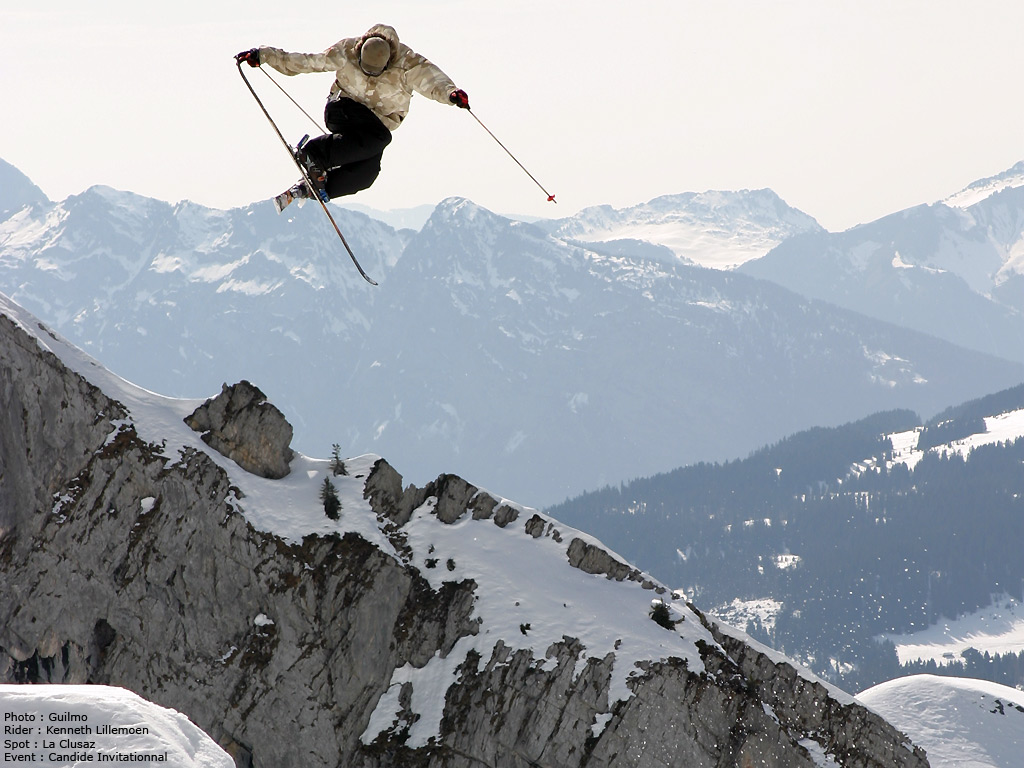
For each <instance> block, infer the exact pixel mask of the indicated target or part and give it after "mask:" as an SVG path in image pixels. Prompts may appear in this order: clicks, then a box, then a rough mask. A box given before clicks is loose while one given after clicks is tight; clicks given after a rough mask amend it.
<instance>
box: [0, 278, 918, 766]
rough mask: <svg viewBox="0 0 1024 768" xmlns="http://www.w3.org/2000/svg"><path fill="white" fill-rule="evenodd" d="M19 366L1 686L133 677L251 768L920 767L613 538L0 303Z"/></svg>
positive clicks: (864, 717)
mask: <svg viewBox="0 0 1024 768" xmlns="http://www.w3.org/2000/svg"><path fill="white" fill-rule="evenodd" d="M0 361H3V362H2V364H3V376H0V387H2V389H3V396H4V402H5V404H6V405H7V407H6V408H4V409H3V410H0V436H2V438H3V439H2V440H0V467H2V468H3V473H2V475H0V478H2V482H0V551H2V552H3V557H2V558H0V574H2V578H3V583H4V589H3V590H0V680H3V681H4V682H10V681H12V680H17V681H21V682H25V683H55V682H60V683H104V684H110V685H117V686H123V687H127V688H129V689H131V690H133V691H135V692H136V693H139V694H140V695H144V696H146V698H148V699H150V700H152V701H154V702H157V703H159V704H160V705H161V706H169V707H174V708H175V709H178V710H179V711H181V712H184V713H186V714H187V715H188V716H189V717H190V718H191V719H192V720H193V722H195V723H196V724H197V725H199V726H200V727H202V728H203V729H204V730H205V731H206V732H207V733H209V734H210V735H211V736H212V737H213V738H214V739H216V741H217V742H218V743H219V744H220V745H221V746H222V747H223V748H224V749H225V750H227V751H228V752H229V753H230V754H231V755H233V756H234V758H235V762H236V764H237V765H238V766H253V768H265V767H267V766H282V767H283V768H290V767H291V766H303V768H321V767H326V766H335V765H359V766H364V768H389V767H390V766H396V765H419V766H423V767H424V768H441V766H448V767H451V768H472V766H478V765H491V766H495V768H519V766H522V765H551V766H564V768H611V766H620V765H628V766H633V767H634V768H655V767H656V766H664V765H716V766H722V767H723V768H741V767H742V766H747V765H752V764H755V763H756V762H757V761H762V760H763V761H766V762H767V763H768V764H773V765H786V766H792V767H793V768H815V766H818V765H821V761H822V760H825V759H828V760H830V761H831V763H832V764H834V765H836V766H847V765H848V766H851V768H853V767H854V766H856V767H857V768H925V766H926V762H925V760H924V757H923V754H922V753H921V751H920V750H919V749H917V748H916V747H914V746H913V745H912V744H910V743H908V742H906V741H905V740H904V739H903V738H902V737H901V736H900V734H899V733H897V732H896V731H895V730H894V729H893V728H892V727H891V726H889V725H888V724H887V723H885V721H884V720H882V719H881V718H879V717H877V716H876V715H874V714H873V713H871V712H870V711H868V710H866V709H865V708H863V707H862V706H860V705H858V704H857V703H856V702H855V701H854V700H853V699H852V697H849V696H847V695H845V694H843V693H842V692H841V691H838V690H836V689H834V688H831V687H829V686H827V685H825V684H823V683H822V682H821V681H819V680H817V679H815V678H814V676H813V675H810V674H809V673H807V672H806V671H805V670H803V669H800V668H799V667H796V666H794V665H793V664H792V663H790V662H789V661H788V660H787V659H785V658H784V657H782V656H781V655H779V654H775V653H772V652H771V651H769V650H767V649H765V648H763V647H760V646H758V645H757V644H756V643H753V642H750V641H749V640H748V639H746V638H745V637H744V636H743V635H742V633H739V632H737V631H735V630H733V629H731V628H728V627H720V626H717V625H715V624H713V623H711V622H709V621H708V620H707V619H706V618H705V617H704V616H703V615H702V614H701V612H700V611H699V610H698V609H697V608H696V607H695V606H693V605H692V604H690V603H688V602H686V601H685V599H684V598H683V596H681V595H678V594H674V593H672V592H671V591H670V590H668V589H666V588H665V587H664V585H662V584H660V583H658V582H657V581H655V580H653V579H652V578H650V576H649V575H647V574H644V573H642V572H640V571H639V570H637V569H635V568H633V567H632V566H630V565H629V564H628V563H626V562H625V561H623V560H622V559H621V558H619V557H618V556H616V555H615V554H614V552H611V551H609V550H608V549H606V548H605V547H604V545H603V544H602V543H601V542H599V541H597V540H596V539H593V538H592V537H589V536H586V535H585V534H582V533H581V532H579V531H576V530H574V529H572V528H570V527H568V526H565V525H562V524H561V523H560V522H559V521H557V520H555V519H552V518H549V517H545V516H544V515H542V514H540V513H539V512H536V511H535V510H532V509H529V508H526V507H523V506H521V505H519V504H516V503H515V502H512V501H509V500H506V499H503V498H501V497H499V496H494V495H492V494H489V493H487V492H485V491H482V490H481V489H479V488H476V487H474V486H472V485H470V484H469V483H467V482H466V481H464V480H462V479H461V478H459V477H457V476H454V475H442V476H440V477H438V478H437V479H436V480H434V481H432V482H431V483H429V484H427V485H426V486H425V487H422V488H418V487H416V486H414V485H405V484H404V482H403V478H402V477H401V476H400V475H399V474H398V472H397V471H396V470H395V469H393V468H392V467H391V466H390V465H389V464H388V463H387V462H385V461H384V460H383V459H382V458H380V457H377V456H373V455H363V456H357V457H354V458H346V459H342V458H341V457H335V459H332V460H331V461H327V460H318V459H313V458H310V457H307V456H303V455H301V454H296V453H294V452H293V451H292V450H291V449H290V447H289V446H288V444H287V436H288V435H289V433H290V431H289V430H287V429H282V424H284V422H283V420H282V418H283V417H282V416H281V414H280V412H279V411H277V409H276V408H275V407H274V406H272V405H271V404H270V403H268V402H267V401H266V400H265V398H263V397H262V396H258V397H256V398H250V397H249V396H250V395H254V394H257V390H255V389H254V388H253V387H252V386H251V385H248V384H245V385H243V384H239V385H237V386H233V387H227V388H225V390H224V391H223V392H222V393H221V395H219V396H218V397H217V398H215V399H213V400H212V401H210V402H206V403H197V402H196V401H182V400H175V399H171V398H166V397H163V396H161V395H157V394H154V393H152V392H149V391H146V390H143V389H141V388H139V387H137V386H134V385H132V384H130V383H128V382H126V381H124V380H123V379H120V378H119V377H116V376H114V375H113V374H111V373H110V372H109V371H107V370H106V369H104V368H103V367H102V366H101V365H99V364H98V363H97V362H96V361H95V360H94V359H92V358H90V357H88V356H87V355H85V354H84V353H82V352H81V351H80V350H78V349H76V348H75V347H74V346H73V345H71V344H70V343H68V342H67V341H66V340H65V339H63V338H62V337H60V336H59V335H58V334H56V333H54V332H53V331H52V330H50V329H48V328H47V327H46V326H45V325H44V324H42V323H41V322H40V321H39V320H38V319H36V318H34V317H32V316H31V315H30V314H29V313H27V312H25V311H24V310H23V309H22V308H21V307H18V306H17V305H15V304H13V303H12V302H10V301H8V300H7V299H6V298H5V297H0ZM259 394H260V395H261V393H259ZM197 406H198V407H197ZM190 414H191V416H189V415H190ZM197 414H203V416H202V417H201V418H200V417H199V416H197ZM183 417H184V418H183ZM186 422H188V424H186ZM282 437H284V439H283V440H282ZM214 446H219V447H217V448H214ZM273 453H278V455H279V456H285V457H286V459H287V461H288V465H287V474H285V475H284V476H283V477H277V478H276V479H275V478H271V477H267V476H264V473H263V472H262V471H257V470H258V469H259V467H257V466H256V465H259V464H261V462H262V461H263V460H264V459H266V458H267V457H268V455H269V454H273ZM229 456H231V457H234V458H229ZM243 466H248V467H250V469H245V468H243ZM325 489H328V490H329V494H328V493H326V492H325ZM331 495H333V497H334V498H335V499H336V500H337V502H338V503H339V505H340V509H337V508H336V509H335V511H336V512H337V513H338V514H336V515H335V516H334V518H331V517H329V516H328V515H327V514H325V512H326V511H327V505H326V504H325V503H324V500H325V499H326V498H328V497H329V496H331ZM54 691H55V692H59V691H60V689H54ZM5 703H6V702H5ZM69 711H70V710H69ZM119 717H120V716H119ZM124 717H125V718H127V717H128V716H127V714H125V715H124ZM145 717H146V720H144V721H143V723H142V724H143V725H147V724H152V725H153V726H156V725H157V720H158V716H157V715H155V714H146V715H145ZM161 722H162V720H161ZM134 724H138V723H137V721H135V723H134ZM154 730H155V728H154ZM171 738H172V739H173V738H174V737H173V736H172V737H171ZM191 742H192V743H193V744H194V745H195V746H196V747H197V748H198V747H199V746H200V742H201V737H199V736H198V735H195V736H193V737H192V739H191ZM33 749H34V747H33ZM138 749H140V750H141V749H142V747H141V746H140V747H138ZM25 751H26V753H28V752H29V751H30V750H29V748H26V750H25ZM178 764H186V765H187V764H188V762H187V761H185V760H183V761H182V762H180V763H178Z"/></svg>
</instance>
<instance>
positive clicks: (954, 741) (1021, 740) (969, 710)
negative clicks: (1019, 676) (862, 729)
mask: <svg viewBox="0 0 1024 768" xmlns="http://www.w3.org/2000/svg"><path fill="white" fill-rule="evenodd" d="M857 698H858V700H859V701H860V702H861V703H863V704H865V705H866V706H868V707H869V708H871V709H872V710H874V711H875V712H877V713H878V714H880V715H881V716H882V717H884V718H885V719H886V720H888V721H889V722H891V723H892V724H893V725H895V726H896V727H897V728H899V729H900V730H901V731H903V732H904V733H906V734H907V735H908V736H909V737H910V738H911V739H912V740H913V741H914V743H915V744H918V745H920V746H921V747H923V748H924V749H925V751H926V752H927V753H928V762H929V764H930V765H931V768H963V767H964V766H972V768H1019V766H1020V765H1021V756H1022V755H1024V693H1022V692H1021V691H1018V690H1016V689H1015V688H1010V687H1009V686H1005V685H999V684H998V683H990V682H986V681H983V680H971V679H964V678H955V677H937V676H934V675H915V676H913V677H904V678H899V679H896V680H890V681H889V682H887V683H882V684H881V685H877V686H875V687H874V688H870V689H868V690H866V691H864V692H863V693H861V694H860V695H859V696H858V697H857Z"/></svg>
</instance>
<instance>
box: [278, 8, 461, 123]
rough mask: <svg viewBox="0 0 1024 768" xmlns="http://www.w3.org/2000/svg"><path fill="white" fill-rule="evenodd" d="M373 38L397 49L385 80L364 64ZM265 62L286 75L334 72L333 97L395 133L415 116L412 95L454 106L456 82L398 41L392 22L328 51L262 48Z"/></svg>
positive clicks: (389, 64) (338, 44)
mask: <svg viewBox="0 0 1024 768" xmlns="http://www.w3.org/2000/svg"><path fill="white" fill-rule="evenodd" d="M369 37H383V38H384V39H385V40H387V42H388V43H389V44H390V46H391V60H390V61H389V62H388V67H387V69H385V70H384V72H382V73H381V74H380V75H379V76H377V77H371V76H369V75H367V74H366V73H364V72H363V70H362V68H360V66H359V49H360V47H361V46H362V44H363V41H364V40H366V39H367V38H369ZM259 50H260V63H262V64H267V65H269V66H271V67H273V68H274V69H276V70H277V71H278V72H281V73H282V74H285V75H298V74H302V73H305V72H334V83H333V84H332V85H331V93H330V97H331V98H338V97H342V96H345V97H348V98H350V99H353V100H354V101H358V102H359V103H360V104H365V105H366V106H367V107H369V108H370V109H371V110H372V111H373V113H374V114H375V115H377V117H379V118H380V121H381V122H382V123H384V125H386V126H387V127H388V129H390V130H392V131H393V130H395V129H396V128H397V127H398V126H399V125H401V123H402V121H403V120H404V119H405V116H406V115H407V114H408V112H409V102H410V100H411V99H412V94H413V92H414V91H415V92H416V93H421V94H423V95H424V96H426V97H428V98H431V99H433V100H434V101H439V102H442V103H444V104H450V103H451V102H450V101H449V100H448V97H449V96H450V95H451V93H452V91H454V90H455V84H454V83H453V82H452V81H451V78H449V77H448V75H446V74H445V73H444V72H442V71H441V70H440V69H438V68H437V67H436V66H435V65H434V64H431V63H430V62H429V61H428V60H427V59H426V58H424V57H423V56H420V55H419V54H418V53H416V52H415V51H413V50H412V49H411V48H410V47H409V46H407V45H405V43H401V42H399V40H398V33H397V32H395V30H394V28H393V27H389V26H387V25H386V24H377V25H376V26H373V27H370V29H369V30H368V31H367V32H366V34H365V35H363V36H362V37H349V38H346V39H344V40H339V41H338V42H337V43H335V44H334V45H332V46H331V47H330V48H328V49H327V50H326V51H324V52H323V53H288V52H287V51H283V50H281V49H280V48H269V47H261V48H260V49H259Z"/></svg>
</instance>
